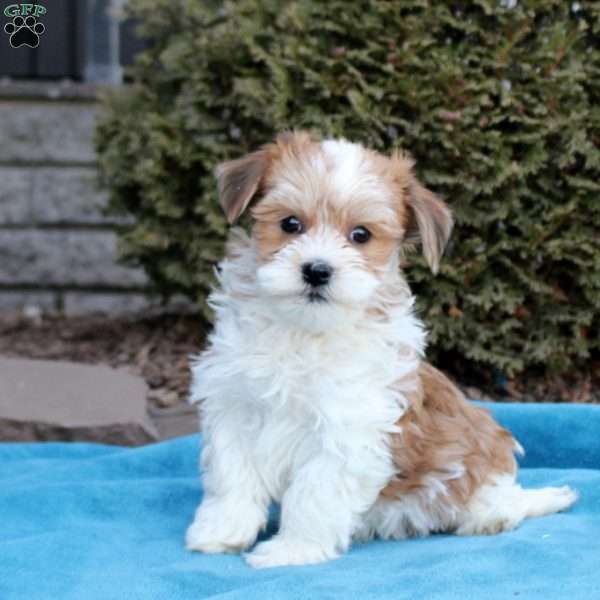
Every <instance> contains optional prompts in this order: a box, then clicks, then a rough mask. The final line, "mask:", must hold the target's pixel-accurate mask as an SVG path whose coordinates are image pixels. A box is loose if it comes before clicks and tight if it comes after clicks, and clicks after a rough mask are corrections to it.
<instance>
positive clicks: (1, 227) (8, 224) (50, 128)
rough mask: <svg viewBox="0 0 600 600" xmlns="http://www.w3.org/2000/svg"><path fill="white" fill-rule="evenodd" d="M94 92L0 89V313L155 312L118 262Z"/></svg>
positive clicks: (137, 277) (145, 289) (136, 277)
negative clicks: (100, 163)
mask: <svg viewBox="0 0 600 600" xmlns="http://www.w3.org/2000/svg"><path fill="white" fill-rule="evenodd" d="M97 110H98V105H97V104H96V102H95V90H94V89H92V88H89V87H83V86H73V85H70V86H69V85H59V84H29V85H27V84H19V85H18V86H17V85H14V84H13V85H10V84H4V85H2V84H0V311H2V310H19V309H23V308H25V307H27V306H35V307H39V308H40V309H42V310H44V311H61V312H65V313H67V314H85V313H90V312H98V311H100V312H110V313H123V312H131V311H133V312H135V311H138V310H141V309H143V308H145V307H148V306H152V305H156V304H157V302H158V299H157V298H156V297H152V296H151V295H149V284H148V281H147V279H146V277H145V275H144V274H143V272H142V271H140V270H138V269H133V268H128V267H125V266H123V265H120V264H118V262H117V243H116V235H115V227H116V226H118V224H119V223H117V222H116V221H115V219H114V218H108V217H106V216H104V215H103V214H102V210H103V208H104V207H105V206H106V203H107V196H106V193H105V192H102V191H100V190H98V189H97V183H96V165H95V160H96V158H95V155H94V150H93V146H92V133H93V127H94V119H95V115H96V112H97Z"/></svg>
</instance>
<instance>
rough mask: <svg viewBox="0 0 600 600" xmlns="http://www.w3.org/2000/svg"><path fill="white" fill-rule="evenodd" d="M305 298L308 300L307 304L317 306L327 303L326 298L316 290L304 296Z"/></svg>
mask: <svg viewBox="0 0 600 600" xmlns="http://www.w3.org/2000/svg"><path fill="white" fill-rule="evenodd" d="M306 297H307V299H308V302H309V304H319V303H323V302H327V298H326V297H325V295H324V294H323V292H320V291H318V290H310V291H309V292H308V293H307V294H306Z"/></svg>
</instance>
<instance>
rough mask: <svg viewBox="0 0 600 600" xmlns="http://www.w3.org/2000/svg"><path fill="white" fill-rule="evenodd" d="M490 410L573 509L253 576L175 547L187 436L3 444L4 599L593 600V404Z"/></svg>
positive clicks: (191, 465) (599, 459)
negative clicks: (115, 443) (488, 533)
mask: <svg viewBox="0 0 600 600" xmlns="http://www.w3.org/2000/svg"><path fill="white" fill-rule="evenodd" d="M491 408H492V410H493V412H494V413H495V414H496V416H497V418H498V419H499V420H500V421H501V422H502V423H503V424H504V425H505V426H507V427H508V428H509V429H511V430H512V431H513V432H514V434H515V436H516V437H517V438H518V439H519V440H520V441H521V443H522V444H523V445H524V446H525V448H526V450H527V455H526V457H525V458H524V459H523V460H522V467H523V470H522V471H521V473H520V480H521V482H522V484H523V485H525V486H532V487H535V486H544V485H556V486H560V485H565V484H569V485H571V486H573V487H575V488H577V489H578V490H579V491H580V492H581V499H580V500H579V502H578V503H577V504H576V505H575V507H574V508H573V509H571V510H570V511H569V512H567V513H563V514H557V515H553V516H549V517H544V518H538V519H531V520H528V521H526V522H525V523H524V524H523V525H522V526H521V527H520V528H519V529H518V530H516V531H514V532H510V533H504V534H501V535H498V536H492V537H467V538H460V537H454V536H448V535H436V536H432V537H430V538H426V539H420V540H407V541H400V542H382V541H375V542H370V543H367V544H361V545H355V546H354V547H353V548H352V549H351V551H350V552H349V553H348V554H346V555H345V556H343V557H342V558H340V559H338V560H336V561H333V562H330V563H326V564H322V565H315V566H309V567H294V568H276V569H268V570H262V571H254V570H252V569H250V568H249V567H248V566H246V564H245V563H244V561H243V560H242V558H240V557H239V556H224V555H217V556H215V555H213V556H207V555H201V554H195V553H188V552H186V551H185V550H184V547H183V535H184V531H185V529H186V526H187V525H188V523H189V522H190V520H191V518H192V515H193V513H194V509H195V508H196V505H197V504H198V501H199V499H200V495H201V489H200V483H199V480H198V477H197V474H196V465H197V450H198V443H199V439H198V437H197V436H192V437H187V438H180V439H177V440H175V441H169V442H165V443H161V444H155V445H151V446H145V447H142V448H136V449H129V448H119V447H110V446H99V445H92V444H82V443H74V444H55V443H46V444H6V443H5V444H0V599H1V600H38V599H40V600H41V599H43V600H59V599H60V600H71V599H72V600H113V599H114V600H137V599H139V600H180V599H184V598H185V599H198V600H199V599H201V598H220V599H228V600H234V599H244V600H253V599H261V600H262V599H265V600H268V599H271V598H273V599H277V600H287V599H301V598H302V599H321V598H323V599H325V598H338V599H344V600H351V599H353V598H356V599H359V598H360V599H368V598H390V599H391V598H393V599H394V600H398V599H403V598H410V599H419V600H427V599H429V598H436V599H454V598H455V599H461V600H469V599H473V600H496V599H502V600H511V599H513V600H525V599H529V598H540V599H543V600H551V599H555V598H556V599H561V600H565V599H566V600H578V599H586V600H595V599H600V407H592V406H584V405H583V406H558V405H516V404H514V405H492V406H491ZM273 526H274V524H272V526H271V527H273Z"/></svg>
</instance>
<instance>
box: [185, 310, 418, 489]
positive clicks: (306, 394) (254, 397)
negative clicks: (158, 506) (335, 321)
mask: <svg viewBox="0 0 600 600" xmlns="http://www.w3.org/2000/svg"><path fill="white" fill-rule="evenodd" d="M239 315H240V313H239V312H238V311H235V310H224V311H223V312H222V314H221V315H220V318H219V321H218V323H217V326H216V329H215V332H214V333H213V335H212V336H211V340H210V342H211V343H210V347H209V350H208V351H207V352H206V353H205V354H204V355H203V356H202V357H201V358H200V360H199V361H198V363H197V364H196V365H195V367H194V369H193V374H194V382H193V387H192V400H196V401H200V400H201V401H202V421H203V422H202V428H203V431H204V433H205V436H207V437H208V438H210V436H211V431H212V430H213V428H214V427H216V426H217V424H219V425H218V426H219V427H222V425H223V423H227V426H228V427H229V428H231V430H232V432H231V434H232V436H235V437H237V439H238V440H239V441H241V442H242V443H243V445H244V447H245V450H246V456H247V458H248V460H249V461H251V462H252V463H253V465H254V467H255V468H256V469H257V470H258V471H259V472H260V474H261V477H262V479H263V481H264V483H265V486H266V487H267V489H268V491H269V495H270V496H271V497H272V498H274V499H280V498H281V496H282V494H283V493H284V492H285V490H286V488H287V486H288V485H289V482H290V480H291V479H292V478H293V477H294V476H295V474H296V473H297V472H299V471H300V470H301V469H302V468H303V466H304V465H306V464H308V463H309V462H310V461H311V460H313V459H314V458H315V457H316V456H318V455H320V454H323V453H326V454H330V455H332V456H338V457H341V458H342V459H343V460H344V461H345V462H351V461H355V462H356V464H357V465H363V467H364V460H365V458H364V457H365V455H366V456H368V458H369V461H371V460H372V461H374V462H380V463H382V464H381V465H379V466H378V467H377V469H378V470H379V469H381V470H388V471H389V470H390V469H391V468H392V467H391V465H390V458H389V452H388V450H387V446H386V437H387V434H388V433H389V432H390V431H393V430H394V427H395V423H396V422H397V420H398V419H399V418H400V416H401V415H402V414H403V412H404V410H405V409H406V406H407V402H406V397H405V394H404V392H405V391H409V390H408V389H406V390H405V389H402V386H399V385H398V381H400V380H402V378H403V377H405V376H406V375H408V374H410V373H412V372H414V371H415V369H416V367H417V360H418V351H419V350H420V349H421V348H420V347H419V342H420V341H421V337H422V332H421V328H420V325H419V324H418V322H417V321H416V320H415V319H414V318H413V316H412V314H411V313H410V311H406V313H405V314H403V315H402V316H401V317H399V319H398V320H397V322H395V323H394V324H393V326H390V325H389V324H385V325H382V324H380V323H371V324H368V325H365V326H361V327H358V326H356V325H355V326H352V327H348V329H347V330H345V331H344V330H336V331H329V332H324V333H318V334H317V333H314V332H307V331H302V330H296V329H294V328H290V327H289V326H282V325H281V324H280V323H273V322H271V321H270V320H269V319H265V318H260V317H258V316H256V315H248V313H247V312H246V313H244V317H243V318H241V317H240V316H239ZM398 335H404V336H405V337H406V338H407V342H406V343H400V342H399V340H398V339H397V338H398ZM383 463H385V465H384V464H383Z"/></svg>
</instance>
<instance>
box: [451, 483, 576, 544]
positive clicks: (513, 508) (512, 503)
mask: <svg viewBox="0 0 600 600" xmlns="http://www.w3.org/2000/svg"><path fill="white" fill-rule="evenodd" d="M577 498H578V494H577V492H576V491H575V490H573V489H572V488H570V487H568V486H563V487H547V488H542V489H538V490H524V489H523V488H522V487H521V486H520V485H519V484H518V483H516V482H515V481H514V478H513V477H512V476H509V475H502V476H499V477H497V478H496V479H495V481H494V482H493V483H491V484H487V485H483V486H482V487H481V488H480V489H479V490H477V492H476V493H475V494H474V496H473V498H472V499H471V501H470V502H469V504H468V506H467V510H466V511H465V514H464V518H463V519H461V523H460V525H459V527H458V528H457V530H456V533H457V534H459V535H491V534H495V533H500V532H502V531H510V530H511V529H515V527H518V526H519V524H520V523H521V522H522V521H524V520H525V519H526V518H528V517H543V516H544V515H550V514H552V513H555V512H559V511H561V510H566V509H567V508H569V507H570V506H572V505H573V504H574V503H575V502H576V501H577Z"/></svg>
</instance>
